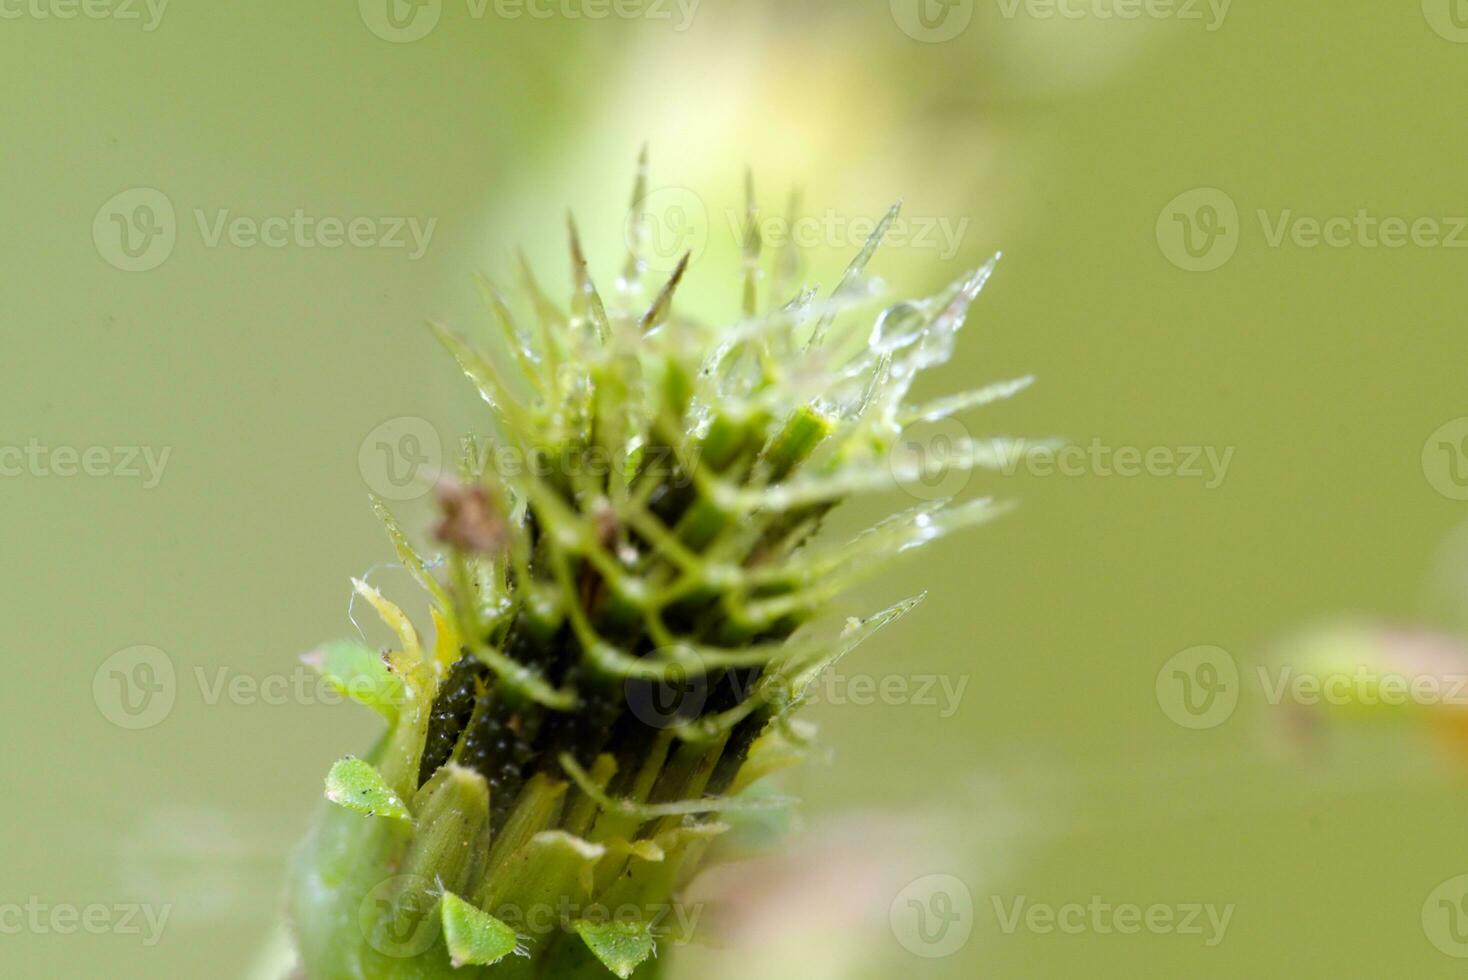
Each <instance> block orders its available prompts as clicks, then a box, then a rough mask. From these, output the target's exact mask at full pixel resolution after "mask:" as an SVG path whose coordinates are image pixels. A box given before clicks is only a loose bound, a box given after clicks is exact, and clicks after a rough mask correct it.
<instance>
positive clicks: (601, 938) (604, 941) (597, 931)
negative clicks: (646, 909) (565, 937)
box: [575, 920, 657, 980]
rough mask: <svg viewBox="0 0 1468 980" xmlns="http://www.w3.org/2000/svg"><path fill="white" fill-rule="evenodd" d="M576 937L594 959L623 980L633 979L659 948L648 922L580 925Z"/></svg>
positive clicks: (580, 923) (577, 927)
mask: <svg viewBox="0 0 1468 980" xmlns="http://www.w3.org/2000/svg"><path fill="white" fill-rule="evenodd" d="M575 929H576V934H577V935H579V936H580V937H581V940H582V941H583V942H584V943H586V948H587V949H589V950H591V952H592V955H593V956H595V957H596V958H597V959H599V960H601V962H602V965H604V966H605V967H606V968H607V969H608V970H611V971H612V972H613V973H615V974H616V975H617V976H619V977H621V978H622V980H627V978H628V977H630V976H632V971H633V970H636V969H637V968H638V967H639V966H641V965H642V963H643V962H644V961H645V960H647V958H648V957H649V956H651V955H652V954H653V952H654V950H655V949H656V948H657V942H656V941H655V940H654V939H653V937H652V931H651V930H650V929H649V928H648V926H647V923H645V922H603V923H597V922H586V921H584V920H583V921H581V922H577V923H576V926H575Z"/></svg>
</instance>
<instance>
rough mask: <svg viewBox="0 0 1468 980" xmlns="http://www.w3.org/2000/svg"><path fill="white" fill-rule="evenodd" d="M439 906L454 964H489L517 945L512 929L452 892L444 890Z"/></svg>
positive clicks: (450, 957) (444, 933)
mask: <svg viewBox="0 0 1468 980" xmlns="http://www.w3.org/2000/svg"><path fill="white" fill-rule="evenodd" d="M439 910H440V914H441V915H442V916H443V937H444V942H446V943H447V944H448V947H449V959H450V960H451V961H452V963H453V964H454V966H455V967H460V966H466V965H468V966H491V965H493V964H495V963H498V962H499V961H500V960H502V959H504V958H505V957H506V956H509V955H510V954H511V953H513V952H515V951H516V949H517V948H518V947H519V945H520V937H519V936H517V935H516V934H515V930H514V929H511V928H510V927H509V926H507V925H505V924H504V923H503V922H501V921H500V920H499V919H496V918H495V917H494V916H492V915H490V914H489V913H488V912H483V911H481V910H479V909H477V908H475V907H474V906H473V905H470V904H469V903H468V902H466V901H464V900H463V899H462V898H460V897H459V896H457V895H455V894H454V893H453V892H444V895H443V901H442V903H440V905H439Z"/></svg>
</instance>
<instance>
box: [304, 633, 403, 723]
mask: <svg viewBox="0 0 1468 980" xmlns="http://www.w3.org/2000/svg"><path fill="white" fill-rule="evenodd" d="M301 660H302V661H304V662H305V663H306V665H307V666H309V667H310V668H311V669H313V670H315V671H316V672H317V673H318V674H320V675H321V676H322V677H323V678H325V680H326V682H327V683H328V684H330V685H331V686H332V687H334V688H336V690H338V691H339V692H341V693H342V694H344V695H346V696H347V697H349V698H351V699H352V700H353V701H356V702H357V703H358V704H365V705H366V706H367V707H369V708H371V709H372V710H373V711H376V712H377V713H378V714H380V715H382V717H384V718H386V719H387V720H388V721H389V722H393V721H396V720H397V717H398V707H399V706H400V705H401V704H402V703H403V700H404V697H405V693H404V687H403V681H402V678H401V677H399V676H398V675H397V674H394V673H393V672H392V669H391V668H390V667H388V665H387V663H386V662H385V661H384V660H383V659H382V656H381V654H379V653H377V652H376V651H374V650H369V649H368V648H367V647H364V646H362V645H361V644H360V643H352V642H350V641H347V640H342V641H338V642H334V643H325V644H322V645H321V646H319V647H317V648H316V649H315V650H312V651H311V652H310V653H308V654H306V655H305V656H303V657H301Z"/></svg>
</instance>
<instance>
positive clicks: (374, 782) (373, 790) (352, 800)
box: [326, 756, 413, 823]
mask: <svg viewBox="0 0 1468 980" xmlns="http://www.w3.org/2000/svg"><path fill="white" fill-rule="evenodd" d="M326 798H327V799H328V800H330V801H331V802H333V803H335V804H337V805H339V806H344V807H346V808H347V809H348V810H355V811H357V812H358V813H365V814H367V815H368V816H369V817H370V816H379V817H389V818H391V819H393V820H404V821H406V822H408V823H412V822H413V815H412V814H411V813H409V812H408V808H407V807H406V806H404V805H403V801H402V800H401V799H399V798H398V795H397V794H396V793H394V792H393V791H392V790H391V789H390V788H389V787H388V785H387V780H385V779H383V778H382V773H380V772H378V771H377V770H376V769H375V768H373V767H372V766H371V765H369V764H368V763H366V762H363V761H362V760H361V759H357V758H353V757H352V756H347V757H346V758H345V759H342V760H340V761H338V762H337V763H336V764H335V765H333V766H332V767H331V772H328V773H327V774H326Z"/></svg>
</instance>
